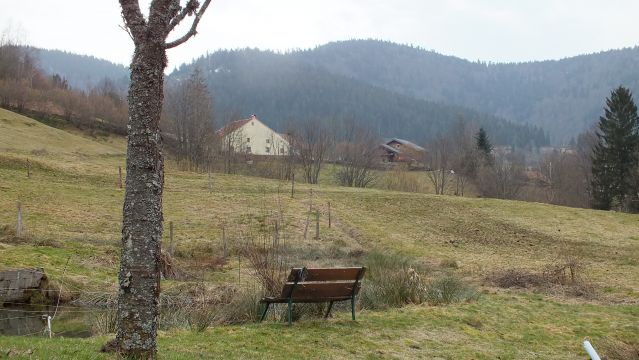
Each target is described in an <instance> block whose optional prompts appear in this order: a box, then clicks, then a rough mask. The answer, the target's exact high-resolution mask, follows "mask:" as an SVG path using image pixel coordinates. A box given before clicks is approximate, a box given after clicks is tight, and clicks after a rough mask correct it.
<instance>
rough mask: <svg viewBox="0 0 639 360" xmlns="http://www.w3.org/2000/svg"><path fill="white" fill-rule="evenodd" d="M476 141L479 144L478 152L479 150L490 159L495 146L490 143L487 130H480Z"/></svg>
mask: <svg viewBox="0 0 639 360" xmlns="http://www.w3.org/2000/svg"><path fill="white" fill-rule="evenodd" d="M475 140H476V142H477V150H479V151H480V152H481V153H482V155H484V157H486V159H489V158H490V156H491V153H492V151H493V144H491V143H490V140H489V139H488V134H486V130H484V128H483V127H481V128H479V131H478V132H477V135H475Z"/></svg>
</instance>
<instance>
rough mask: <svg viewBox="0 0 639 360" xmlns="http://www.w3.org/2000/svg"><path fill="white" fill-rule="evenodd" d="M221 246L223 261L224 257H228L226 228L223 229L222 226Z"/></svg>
mask: <svg viewBox="0 0 639 360" xmlns="http://www.w3.org/2000/svg"><path fill="white" fill-rule="evenodd" d="M222 246H223V254H224V260H226V257H227V256H228V255H229V253H228V250H227V247H226V228H224V226H222Z"/></svg>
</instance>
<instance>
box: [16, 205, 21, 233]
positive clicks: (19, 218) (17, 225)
mask: <svg viewBox="0 0 639 360" xmlns="http://www.w3.org/2000/svg"><path fill="white" fill-rule="evenodd" d="M16 205H17V207H18V219H17V222H16V237H22V204H21V203H20V202H19V201H18V202H17V203H16Z"/></svg>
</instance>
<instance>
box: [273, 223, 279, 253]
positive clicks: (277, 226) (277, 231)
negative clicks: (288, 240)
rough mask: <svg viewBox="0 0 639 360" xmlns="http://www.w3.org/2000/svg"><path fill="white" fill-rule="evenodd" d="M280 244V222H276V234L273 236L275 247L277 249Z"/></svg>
mask: <svg viewBox="0 0 639 360" xmlns="http://www.w3.org/2000/svg"><path fill="white" fill-rule="evenodd" d="M279 243H280V222H279V221H277V220H275V233H274V234H273V247H274V248H277V247H278V245H279Z"/></svg>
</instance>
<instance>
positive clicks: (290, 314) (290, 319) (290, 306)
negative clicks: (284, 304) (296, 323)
mask: <svg viewBox="0 0 639 360" xmlns="http://www.w3.org/2000/svg"><path fill="white" fill-rule="evenodd" d="M291 325H293V301H292V300H291V299H288V326H291Z"/></svg>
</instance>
